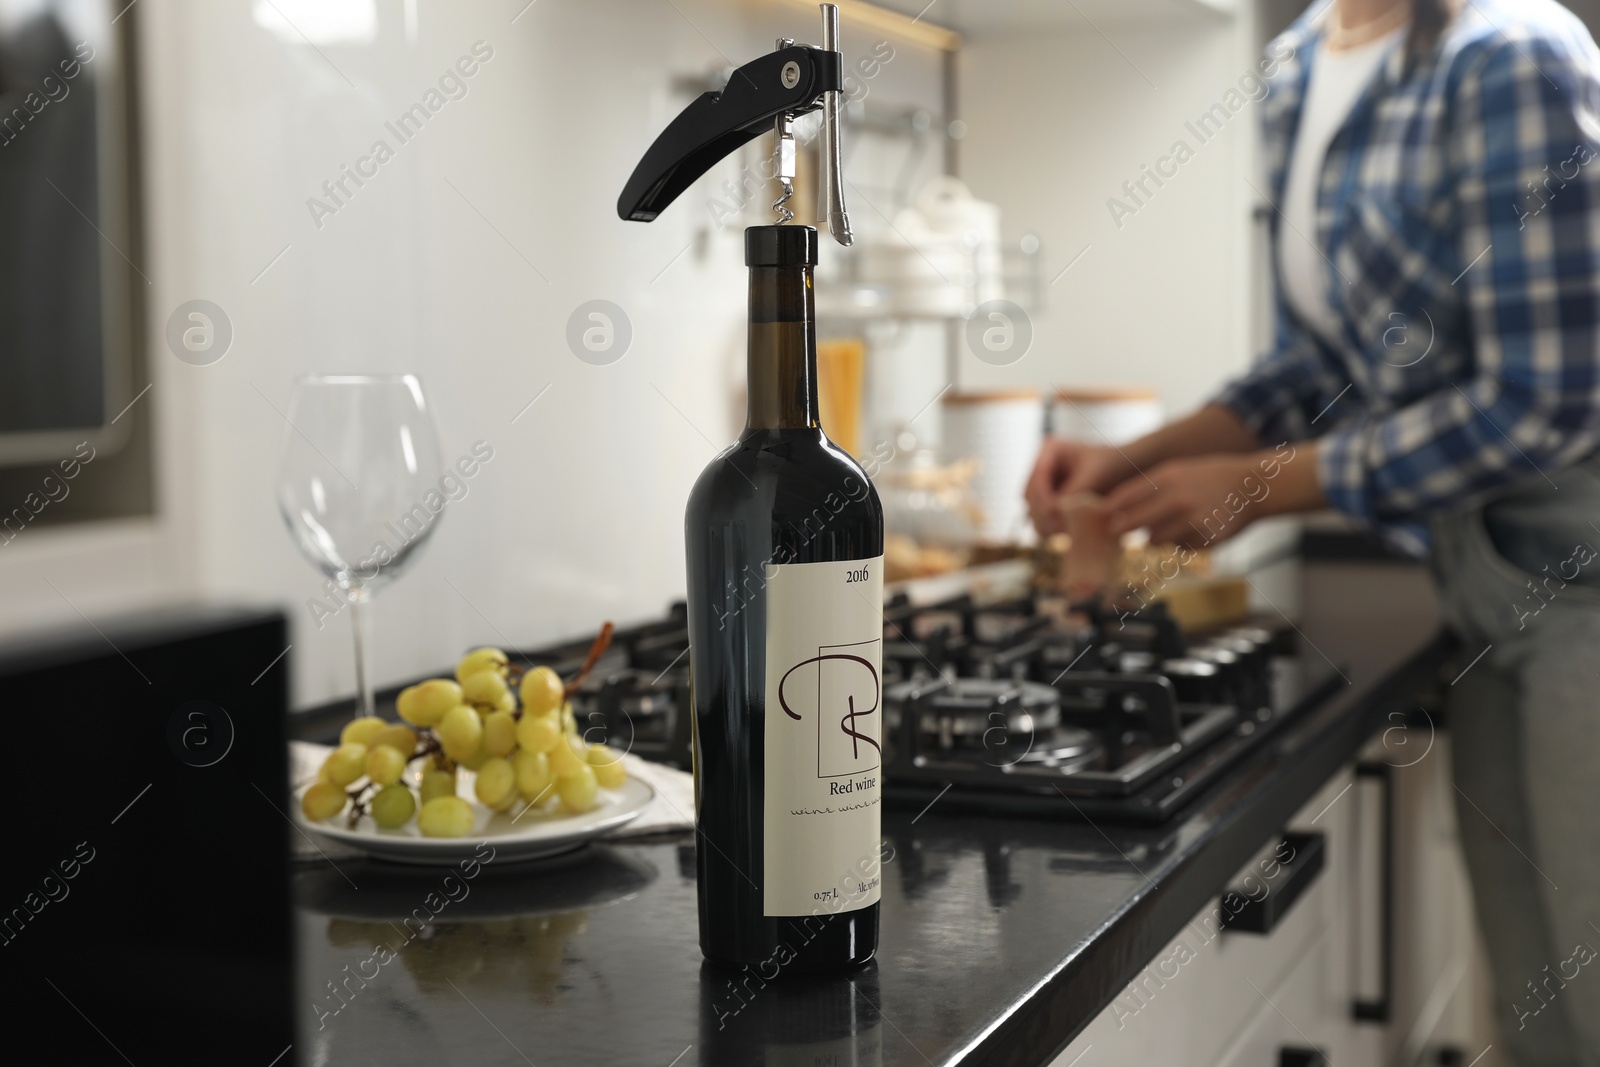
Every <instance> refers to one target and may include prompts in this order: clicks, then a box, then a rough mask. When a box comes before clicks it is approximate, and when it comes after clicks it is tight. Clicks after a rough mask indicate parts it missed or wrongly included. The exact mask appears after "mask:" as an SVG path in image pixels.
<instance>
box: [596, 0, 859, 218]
mask: <svg viewBox="0 0 1600 1067" xmlns="http://www.w3.org/2000/svg"><path fill="white" fill-rule="evenodd" d="M822 8H823V24H824V39H825V41H827V43H829V44H832V45H834V47H833V48H812V47H810V46H807V45H795V46H793V47H788V48H780V49H778V50H777V51H775V52H769V53H767V54H766V55H764V56H762V57H760V58H759V59H754V60H751V61H750V62H749V63H746V64H745V65H744V66H742V67H740V68H738V69H737V70H735V71H734V72H733V76H732V77H731V78H729V79H728V84H727V86H726V87H725V88H724V89H723V90H722V91H721V92H720V93H702V94H701V95H700V96H699V97H698V98H696V99H695V101H694V102H693V103H691V104H690V105H689V106H688V107H686V108H684V110H683V111H682V112H681V113H680V114H679V115H678V117H677V118H675V119H673V120H672V122H671V123H669V124H668V126H667V128H666V129H665V130H663V131H661V135H660V136H659V137H657V138H656V139H655V143H653V144H652V145H651V146H650V148H649V149H648V150H647V151H646V152H645V154H644V158H642V159H640V160H639V164H638V166H636V167H634V169H633V174H632V175H631V176H630V177H629V178H628V184H627V185H626V186H624V187H623V190H622V196H621V197H619V198H618V199H617V214H618V215H619V216H620V217H621V218H623V219H625V220H628V221H633V222H650V221H651V220H653V219H654V218H655V217H656V216H657V215H659V214H661V212H662V211H664V210H666V208H667V205H668V204H671V203H672V202H673V201H674V200H676V199H677V198H678V196H679V195H680V194H681V193H682V192H683V191H684V190H685V189H687V188H688V187H689V186H690V184H692V183H693V182H694V180H695V179H696V178H698V177H700V176H701V175H702V174H704V173H705V172H706V171H708V170H710V169H711V167H712V166H713V165H714V164H715V163H716V162H717V161H718V160H720V159H722V158H723V157H725V156H727V155H728V154H729V153H730V152H733V151H734V150H735V149H737V148H739V147H741V146H742V145H744V144H745V143H746V142H748V141H751V140H753V139H754V138H756V137H758V136H760V135H761V134H763V133H766V132H767V131H768V130H771V129H772V128H773V126H774V123H775V122H776V121H777V120H778V119H780V118H782V117H784V116H787V117H788V118H790V119H793V118H795V117H796V116H799V115H804V114H807V113H809V112H812V111H816V110H817V109H819V108H825V110H824V126H823V136H824V137H825V138H829V139H831V140H828V141H827V142H825V144H824V146H823V149H822V160H823V166H824V170H825V172H826V174H825V176H824V178H823V182H822V189H823V196H824V198H825V199H826V200H827V201H828V202H829V203H833V202H837V217H838V218H840V219H842V218H843V214H844V206H843V202H842V197H841V196H840V194H839V183H838V179H837V175H838V159H839V150H838V143H837V142H838V136H839V122H838V108H839V100H840V94H841V92H842V90H843V86H844V71H843V67H844V63H843V60H842V58H841V56H840V53H839V52H838V51H837V50H836V49H837V42H838V9H837V8H835V7H834V5H832V4H824V5H822ZM830 12H831V18H832V29H831V31H830V30H829V28H828V27H829V18H830ZM830 101H831V107H829V106H828V105H829V102H830ZM829 110H831V111H832V115H833V118H832V121H828V117H829V115H828V112H829ZM830 179H831V180H830ZM834 220H835V212H834V210H833V209H831V208H829V209H827V215H826V218H825V220H824V221H825V222H826V223H828V224H829V225H830V229H832V232H833V234H834V236H835V237H838V238H839V239H840V243H842V244H848V243H849V240H848V234H849V224H848V223H845V224H844V226H843V230H842V232H843V234H844V235H845V236H843V237H841V236H840V234H841V230H840V228H839V226H838V224H837V223H836V222H835V221H834Z"/></svg>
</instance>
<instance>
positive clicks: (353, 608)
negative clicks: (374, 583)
mask: <svg viewBox="0 0 1600 1067" xmlns="http://www.w3.org/2000/svg"><path fill="white" fill-rule="evenodd" d="M349 603H350V630H351V632H352V633H353V634H354V635H355V649H356V715H358V716H363V715H376V714H377V711H376V710H375V706H374V704H373V700H372V679H371V676H370V675H369V674H368V673H367V612H366V603H367V591H366V590H365V589H362V588H360V587H357V588H354V589H351V590H350V594H349Z"/></svg>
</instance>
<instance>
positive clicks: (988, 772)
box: [521, 593, 1338, 821]
mask: <svg viewBox="0 0 1600 1067" xmlns="http://www.w3.org/2000/svg"><path fill="white" fill-rule="evenodd" d="M1295 637H1296V634H1295V632H1294V630H1293V628H1292V627H1291V626H1289V625H1288V624H1287V623H1285V622H1280V623H1279V624H1278V625H1275V626H1274V625H1266V624H1260V623H1252V624H1250V625H1243V626H1233V627H1229V628H1226V629H1222V630H1217V631H1214V632H1209V633H1205V634H1186V633H1184V632H1183V631H1182V629H1181V628H1180V627H1179V626H1178V624H1177V623H1176V622H1175V621H1174V620H1173V619H1172V618H1171V617H1170V616H1169V615H1168V614H1167V613H1166V611H1165V609H1164V607H1163V606H1162V605H1161V604H1159V603H1158V604H1153V605H1149V606H1147V607H1145V608H1144V609H1142V610H1141V611H1139V612H1138V613H1136V614H1128V613H1122V614H1118V613H1114V612H1111V611H1108V610H1105V609H1101V608H1099V607H1096V606H1093V605H1090V606H1083V605H1070V604H1068V603H1066V601H1065V600H1063V599H1062V598H1060V597H1056V596H1052V595H1049V594H1044V593H1034V594H1029V595H1025V596H1018V597H1013V598H1007V599H983V598H976V597H974V596H971V595H965V594H964V595H960V596H955V597H951V598H947V599H943V600H937V601H934V602H928V603H917V602H913V601H912V600H911V599H910V598H909V597H907V596H906V595H905V594H903V593H901V594H896V595H895V596H893V597H892V598H891V599H890V600H889V602H888V603H887V604H886V605H885V609H884V646H883V696H882V700H881V708H882V713H883V717H884V718H883V724H882V750H883V769H884V781H885V797H886V799H887V800H888V801H890V802H893V803H903V804H910V805H922V804H926V803H928V802H930V801H931V800H932V799H933V798H934V797H941V798H942V799H941V801H940V807H941V810H950V809H966V810H980V811H994V810H1006V811H1012V812H1026V811H1043V812H1054V813H1057V814H1060V815H1064V816H1066V817H1069V818H1070V817H1079V818H1092V819H1096V820H1099V819H1111V820H1124V821H1161V820H1164V819H1166V818H1168V817H1169V816H1171V815H1172V814H1173V813H1175V812H1176V811H1178V810H1179V809H1180V808H1182V807H1183V806H1184V805H1185V804H1186V803H1187V802H1188V801H1189V800H1190V799H1192V798H1193V797H1194V796H1195V795H1196V794H1197V793H1198V792H1200V791H1201V790H1202V789H1204V788H1205V787H1206V786H1207V785H1209V784H1210V783H1212V782H1213V781H1215V780H1216V779H1217V778H1218V777H1219V776H1220V775H1221V774H1222V773H1223V772H1224V771H1225V770H1226V769H1227V767H1228V766H1229V765H1231V764H1232V763H1233V762H1234V761H1236V760H1237V759H1238V758H1239V757H1241V756H1242V755H1244V754H1245V753H1246V752H1247V751H1249V750H1250V749H1252V748H1254V747H1256V746H1257V745H1260V744H1262V743H1264V742H1265V741H1266V740H1267V738H1268V737H1270V736H1271V735H1272V734H1273V733H1274V732H1275V731H1276V730H1277V729H1278V728H1279V727H1280V726H1281V725H1282V724H1283V723H1285V722H1286V721H1288V720H1289V719H1291V718H1293V717H1294V716H1295V715H1297V714H1298V713H1299V712H1301V711H1302V710H1305V709H1307V708H1309V707H1310V706H1311V705H1312V704H1314V703H1316V702H1318V701H1320V700H1321V699H1323V698H1324V697H1325V696H1326V694H1327V693H1328V692H1330V691H1331V686H1332V685H1335V684H1337V682H1338V676H1337V674H1336V673H1335V672H1333V671H1331V670H1329V671H1327V673H1326V677H1316V678H1311V677H1307V676H1306V675H1307V673H1308V667H1309V665H1308V664H1307V662H1306V661H1305V660H1304V659H1302V658H1301V657H1299V656H1298V655H1297V654H1296V648H1295ZM587 648H588V645H587V643H586V642H574V643H572V644H570V645H560V646H553V647H547V648H543V649H536V650H531V651H526V652H524V653H522V654H521V655H522V657H523V658H524V659H525V660H526V661H527V662H530V663H548V664H550V665H552V666H554V667H555V668H556V669H557V670H560V671H562V672H563V673H565V674H569V675H570V674H571V673H574V672H575V671H576V668H577V665H578V664H579V663H580V662H581V661H582V659H583V655H584V653H585V652H586V651H587ZM687 653H688V630H687V624H686V613H685V611H684V607H683V605H682V604H681V603H680V604H675V605H673V607H672V608H671V610H670V612H669V614H668V616H667V617H666V618H665V619H662V620H660V621H657V622H652V623H647V624H644V625H641V626H635V627H632V628H624V629H619V630H618V631H617V632H616V634H615V636H614V638H613V641H612V645H611V648H610V649H609V650H608V651H607V652H606V654H605V656H604V657H603V658H602V659H601V660H600V661H599V663H598V664H597V665H596V667H595V669H594V670H593V671H592V672H591V674H590V675H589V677H588V679H587V680H586V681H585V683H584V684H583V686H582V688H581V689H579V691H578V692H577V693H576V694H574V696H573V711H574V714H575V716H576V717H577V720H578V723H579V726H580V728H581V729H582V730H583V731H584V733H585V734H586V736H588V737H589V739H590V740H592V741H604V742H606V743H608V744H612V745H614V746H616V747H619V748H623V749H626V750H628V751H631V752H633V753H635V754H636V755H639V756H641V757H643V758H645V759H650V760H654V761H657V762H661V763H667V764H670V765H673V766H677V767H680V768H683V769H688V768H689V767H690V765H691V764H690V759H691V757H690V749H691V744H692V741H691V737H692V731H691V725H690V717H691V713H692V712H691V708H692V705H691V703H690V698H689V670H688V665H689V664H688V660H689V657H688V654H687Z"/></svg>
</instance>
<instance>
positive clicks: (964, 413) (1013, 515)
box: [943, 389, 1044, 544]
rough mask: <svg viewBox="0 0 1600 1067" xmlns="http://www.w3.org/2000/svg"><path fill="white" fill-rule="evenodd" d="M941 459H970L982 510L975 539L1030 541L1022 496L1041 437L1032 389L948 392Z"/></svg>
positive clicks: (1036, 398) (1040, 410)
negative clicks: (942, 455) (943, 457)
mask: <svg viewBox="0 0 1600 1067" xmlns="http://www.w3.org/2000/svg"><path fill="white" fill-rule="evenodd" d="M943 438H944V453H945V457H946V459H947V460H949V461H951V462H956V461H960V460H968V459H970V460H974V461H976V462H977V470H976V472H975V473H974V475H973V479H972V498H973V502H974V504H975V505H976V506H977V507H978V509H979V511H980V512H981V513H982V519H981V521H980V522H979V523H978V538H979V540H981V541H985V542H988V543H991V544H1031V543H1032V542H1033V540H1034V533H1033V526H1032V524H1031V523H1030V522H1029V521H1028V509H1027V505H1026V504H1025V503H1024V501H1023V499H1022V492H1023V489H1024V488H1026V486H1027V483H1028V475H1029V473H1031V472H1032V470H1033V463H1034V460H1035V459H1036V458H1037V457H1038V454H1039V445H1040V444H1041V443H1042V441H1043V438H1044V411H1043V407H1042V402H1041V399H1040V396H1039V394H1038V393H1037V392H1036V391H1034V390H1032V389H1008V390H1000V391H993V392H973V393H951V394H949V395H947V396H946V397H945V399H944V406H943Z"/></svg>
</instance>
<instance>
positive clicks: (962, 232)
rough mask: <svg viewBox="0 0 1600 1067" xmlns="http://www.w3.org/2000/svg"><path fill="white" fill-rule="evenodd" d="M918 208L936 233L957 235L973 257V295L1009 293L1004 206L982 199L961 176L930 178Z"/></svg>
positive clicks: (978, 297) (994, 296)
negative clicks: (1003, 241) (1002, 241)
mask: <svg viewBox="0 0 1600 1067" xmlns="http://www.w3.org/2000/svg"><path fill="white" fill-rule="evenodd" d="M916 210H917V212H918V213H919V214H920V215H921V216H922V217H923V219H925V220H926V223H927V226H928V229H930V230H932V231H933V232H935V233H942V234H947V235H950V236H953V237H956V238H958V239H959V240H960V242H961V248H962V250H963V251H964V252H966V254H967V255H968V256H969V257H970V263H971V270H972V274H973V276H972V278H971V279H970V281H971V285H972V292H973V299H974V302H975V303H978V304H981V303H984V302H985V301H988V300H999V299H1001V298H1002V297H1004V296H1005V282H1004V262H1003V255H1002V252H1001V245H1000V208H999V207H998V206H997V205H995V204H990V203H987V202H986V201H983V200H978V199H976V198H975V197H974V196H973V195H972V191H971V190H969V189H968V188H967V186H966V184H965V183H964V182H962V181H961V179H960V178H952V177H949V176H948V175H941V176H939V177H935V178H930V179H929V180H928V181H927V183H926V184H924V185H923V187H922V188H921V189H920V190H918V192H917V200H916Z"/></svg>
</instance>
